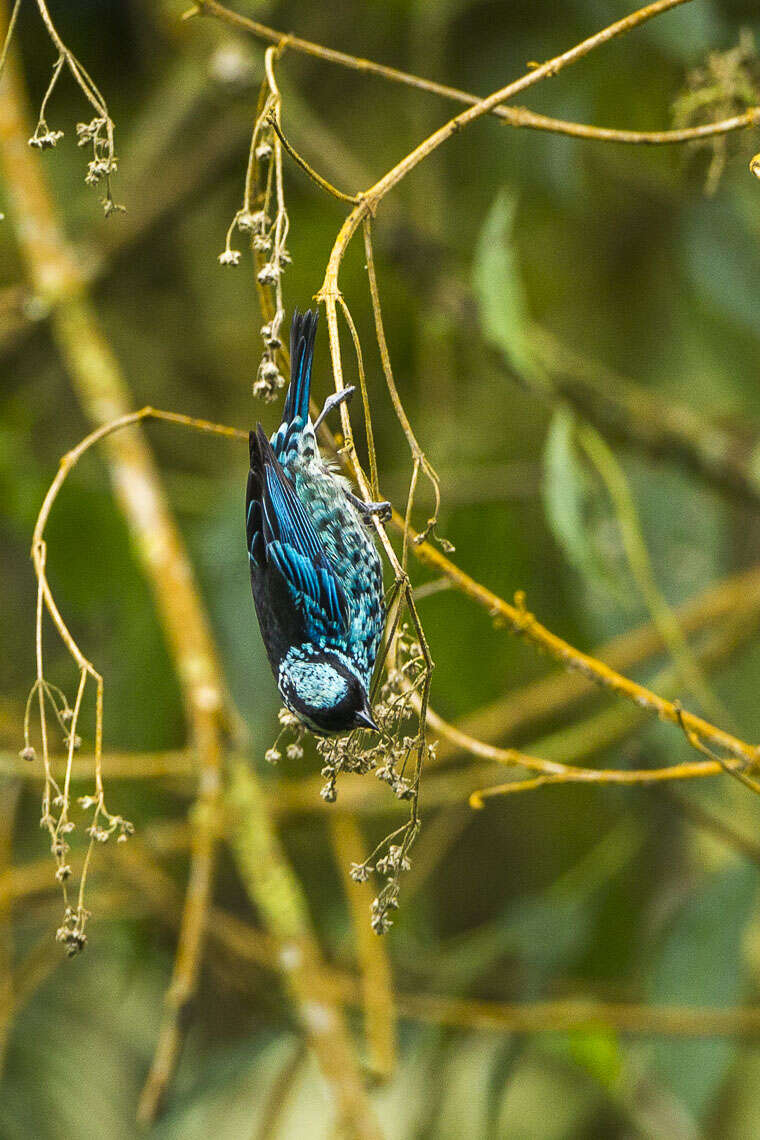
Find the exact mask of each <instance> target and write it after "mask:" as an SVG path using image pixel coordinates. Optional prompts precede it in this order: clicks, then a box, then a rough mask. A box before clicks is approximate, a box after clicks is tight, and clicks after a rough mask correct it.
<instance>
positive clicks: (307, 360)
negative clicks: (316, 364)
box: [282, 309, 319, 424]
mask: <svg viewBox="0 0 760 1140" xmlns="http://www.w3.org/2000/svg"><path fill="white" fill-rule="evenodd" d="M318 315H319V314H318V313H316V312H312V311H311V309H307V311H306V312H305V313H299V311H298V309H296V310H295V312H294V313H293V321H292V323H291V326H290V386H289V388H288V394H287V396H286V397H285V407H284V408H283V413H282V422H283V423H285V424H291V423H293V421H294V420H296V419H300V420H301V421H302V422H303V423H304V424H305V423H306V421H307V420H308V418H309V391H310V388H311V365H312V360H313V358H314V338H315V337H316V335H317V317H318Z"/></svg>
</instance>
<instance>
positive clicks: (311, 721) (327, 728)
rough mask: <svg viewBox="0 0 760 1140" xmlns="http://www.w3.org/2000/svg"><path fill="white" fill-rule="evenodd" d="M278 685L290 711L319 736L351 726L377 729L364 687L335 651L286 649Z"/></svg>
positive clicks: (330, 734) (349, 729) (350, 727)
mask: <svg viewBox="0 0 760 1140" xmlns="http://www.w3.org/2000/svg"><path fill="white" fill-rule="evenodd" d="M278 685H279V689H280V693H281V694H282V697H283V700H284V701H285V704H286V705H287V706H288V708H289V709H290V711H291V712H292V713H294V714H295V715H296V716H297V717H298V719H299V720H300V721H302V722H303V723H304V724H305V725H306V727H307V728H309V729H311V731H312V732H314V733H316V734H317V735H319V736H334V735H336V734H337V733H340V732H350V731H351V729H352V728H372V729H375V731H379V730H378V728H377V725H376V724H375V721H374V719H373V717H372V707H371V705H370V703H369V697H368V696H367V690H366V689H365V688H364V686H363V685H362V683H361V681H360V680H359V679H358V677H357V676H356V675H355V674H354V673H353V672H352V671H351V669H349V668H348V667H347V666H346V664H345V663H344V662H343V661H342V660H341V658H340V657H339V656H338V655H337V654H336V653H330V652H329V650H327V651H325V652H323V653H320V654H318V655H314V656H310V655H309V656H306V655H301V654H299V653H297V652H291V653H289V654H288V655H287V656H286V657H285V659H284V660H283V662H282V664H281V665H280V670H279V676H278Z"/></svg>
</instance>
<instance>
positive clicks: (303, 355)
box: [246, 311, 387, 734]
mask: <svg viewBox="0 0 760 1140" xmlns="http://www.w3.org/2000/svg"><path fill="white" fill-rule="evenodd" d="M316 331H317V314H316V313H312V312H307V313H304V314H300V313H298V312H297V311H296V312H295V314H294V316H293V323H292V326H291V337H290V343H291V378H290V386H289V388H288V392H287V395H286V397H285V405H284V408H283V417H282V423H281V424H280V426H279V428H278V429H277V431H276V432H275V434H274V435H273V436H272V438H271V440H269V439H267V437H266V435H265V433H264V430H263V428H262V427H261V424H259V425H258V427H257V429H256V431H255V432H253V431H252V432H251V435H250V446H251V468H250V471H249V473H248V487H247V492H246V539H247V546H248V553H249V559H250V569H251V588H252V590H253V599H254V602H255V605H256V613H257V616H258V619H259V625H260V627H261V634H262V637H263V639H264V645H265V647H266V651H267V655H268V657H269V662H270V664H271V666H272V671H273V673H274V676H275V679H276V681H277V686H278V688H279V690H280V694H281V695H282V698H283V700H284V702H285V704H286V705H287V706H288V708H289V709H290V710H291V711H292V712H293V713H295V715H296V716H297V717H298V718H299V719H300V720H301V721H302V722H303V723H304V724H305V725H306V726H307V727H308V728H310V729H312V731H314V732H317V733H320V734H331V733H338V732H346V731H348V730H349V729H352V728H358V727H365V728H366V727H375V726H374V722H373V720H372V710H371V707H370V703H369V686H370V681H371V679H372V672H373V669H374V666H375V659H376V657H377V651H378V648H379V645H380V639H381V637H382V631H383V624H384V620H385V612H384V605H383V577H382V567H381V564H380V559H379V557H378V554H377V550H376V549H375V545H374V542H373V540H372V538H371V536H370V534H369V531H368V530H367V527H366V526H365V522H364V518H366V517H367V515H368V514H369V513H370V512H372V511H373V510H379V509H384V508H385V507H387V504H378V503H370V504H363V503H361V502H360V501H359V500H358V499H356V498H355V497H354V496H353V495H352V494H351V491H350V488H349V484H348V482H347V480H346V479H344V478H343V477H342V476H340V475H338V474H336V473H335V472H334V471H333V470H331V468H330V467H329V466H328V465H327V464H326V463H325V462H324V461H323V460H322V458H321V457H320V454H319V448H318V446H317V439H316V435H315V429H314V425H313V424H312V422H311V419H310V417H309V392H310V386H311V368H312V359H313V354H314V339H315V336H316ZM340 398H344V394H343V393H341V394H340ZM335 402H336V401H335V398H333V399H332V402H328V404H327V405H326V406H325V411H327V410H329V408H330V407H332V406H334V404H335ZM323 414H324V412H323ZM320 418H321V417H320Z"/></svg>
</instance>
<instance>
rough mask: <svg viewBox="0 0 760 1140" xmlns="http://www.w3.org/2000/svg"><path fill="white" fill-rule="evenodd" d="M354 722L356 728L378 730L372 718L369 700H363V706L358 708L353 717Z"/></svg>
mask: <svg viewBox="0 0 760 1140" xmlns="http://www.w3.org/2000/svg"><path fill="white" fill-rule="evenodd" d="M354 724H355V725H356V726H357V728H371V729H372V730H373V731H374V732H379V731H380V729H379V728H378V727H377V725H376V724H375V722H374V720H373V719H372V709H371V707H370V703H369V701H366V702H365V705H364V708H363V709H360V710H359V712H358V713H357V714H356V716H355V717H354Z"/></svg>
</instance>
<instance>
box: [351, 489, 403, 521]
mask: <svg viewBox="0 0 760 1140" xmlns="http://www.w3.org/2000/svg"><path fill="white" fill-rule="evenodd" d="M348 498H349V501H350V502H351V504H352V506H354V507H356V509H357V511H358V512H359V514H360V515H361V516H362V518H363V519H364V520H365V521H366V520H367V519H370V518H371V517H372V515H377V517H378V519H379V520H380V522H388V520H389V519H390V517H391V515H392V514H393V508H392V506H391V504H390V503H389V502H388V501H387V500H386V499H383V501H382V502H380V503H365V502H364V500H363V499H359V498H357V496H356V495H352V494H351V492H350V491H349V492H348Z"/></svg>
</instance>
